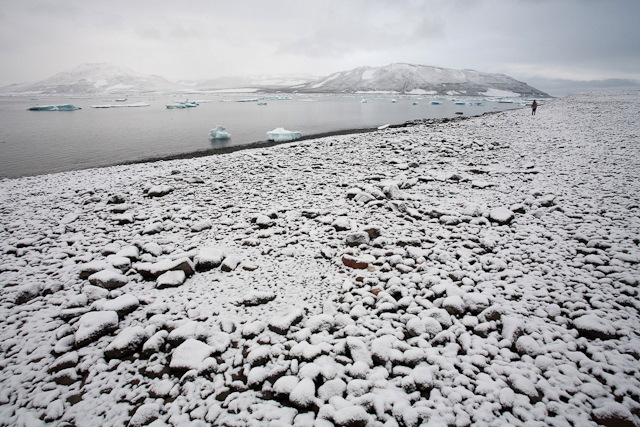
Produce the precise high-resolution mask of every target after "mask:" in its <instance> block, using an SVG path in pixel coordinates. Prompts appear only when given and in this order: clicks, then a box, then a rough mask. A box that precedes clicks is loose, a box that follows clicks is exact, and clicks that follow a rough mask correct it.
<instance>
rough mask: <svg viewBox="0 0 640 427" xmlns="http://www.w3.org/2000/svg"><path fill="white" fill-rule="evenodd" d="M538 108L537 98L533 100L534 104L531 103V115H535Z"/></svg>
mask: <svg viewBox="0 0 640 427" xmlns="http://www.w3.org/2000/svg"><path fill="white" fill-rule="evenodd" d="M536 108H538V103H537V102H536V100H535V99H534V100H533V104H531V115H532V116H535V115H536Z"/></svg>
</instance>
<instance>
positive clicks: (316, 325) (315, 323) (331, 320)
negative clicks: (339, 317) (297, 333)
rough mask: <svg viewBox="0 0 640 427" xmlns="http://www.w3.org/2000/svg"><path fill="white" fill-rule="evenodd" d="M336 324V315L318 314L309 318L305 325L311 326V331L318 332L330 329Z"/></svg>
mask: <svg viewBox="0 0 640 427" xmlns="http://www.w3.org/2000/svg"><path fill="white" fill-rule="evenodd" d="M334 324H335V317H334V316H332V315H329V314H317V315H315V316H311V317H310V318H308V319H307V321H306V322H305V327H307V328H309V329H310V330H311V332H313V333H316V332H320V331H328V330H330V329H331V328H333V325H334Z"/></svg>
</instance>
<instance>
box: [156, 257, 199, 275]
mask: <svg viewBox="0 0 640 427" xmlns="http://www.w3.org/2000/svg"><path fill="white" fill-rule="evenodd" d="M174 270H182V271H184V274H185V275H186V276H191V275H192V274H193V273H195V266H194V265H193V262H192V261H191V260H190V259H189V258H187V257H184V258H179V259H176V260H163V261H158V262H156V263H154V264H153V266H152V267H151V269H150V273H151V274H152V275H153V276H155V277H158V276H160V275H162V274H164V273H166V272H167V271H174Z"/></svg>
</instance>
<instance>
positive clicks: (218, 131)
mask: <svg viewBox="0 0 640 427" xmlns="http://www.w3.org/2000/svg"><path fill="white" fill-rule="evenodd" d="M229 138H231V134H230V133H229V132H225V131H224V128H223V127H222V126H220V125H218V126H217V127H216V128H215V129H211V132H209V139H229Z"/></svg>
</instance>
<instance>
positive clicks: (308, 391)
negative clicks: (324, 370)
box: [289, 378, 316, 408]
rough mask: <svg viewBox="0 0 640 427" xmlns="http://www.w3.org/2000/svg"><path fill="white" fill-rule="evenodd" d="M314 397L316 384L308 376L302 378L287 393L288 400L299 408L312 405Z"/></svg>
mask: <svg viewBox="0 0 640 427" xmlns="http://www.w3.org/2000/svg"><path fill="white" fill-rule="evenodd" d="M315 397H316V386H315V384H314V383H313V380H311V379H310V378H304V379H303V380H302V381H300V382H299V383H298V384H296V386H295V387H294V388H293V390H291V393H289V400H290V401H291V403H293V404H294V405H295V406H297V407H299V408H308V407H309V406H311V405H313V403H314V402H315Z"/></svg>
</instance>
